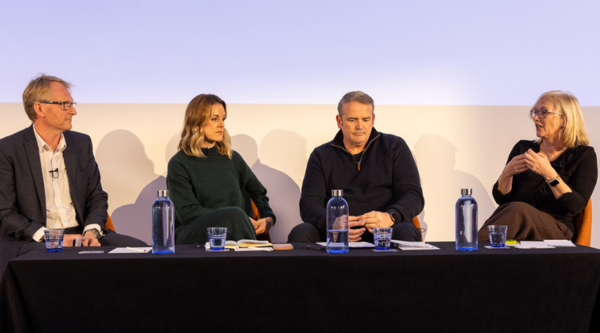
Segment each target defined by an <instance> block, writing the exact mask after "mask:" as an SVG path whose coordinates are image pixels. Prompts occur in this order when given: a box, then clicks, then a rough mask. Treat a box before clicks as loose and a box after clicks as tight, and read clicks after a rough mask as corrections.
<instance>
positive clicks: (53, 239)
mask: <svg viewBox="0 0 600 333" xmlns="http://www.w3.org/2000/svg"><path fill="white" fill-rule="evenodd" d="M64 236H65V230H64V229H45V230H44V238H45V239H46V251H48V252H60V251H62V247H63V237H64Z"/></svg>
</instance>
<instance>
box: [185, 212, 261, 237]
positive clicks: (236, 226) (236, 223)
mask: <svg viewBox="0 0 600 333" xmlns="http://www.w3.org/2000/svg"><path fill="white" fill-rule="evenodd" d="M209 227H226V228H227V239H228V240H235V241H238V240H240V239H256V232H255V231H254V226H253V225H252V222H250V219H249V218H248V215H246V213H245V212H244V210H242V209H241V208H239V207H225V208H219V209H217V210H215V211H212V212H210V213H208V214H205V215H202V216H200V217H198V218H197V219H196V220H194V221H193V222H192V223H190V224H186V225H182V226H180V227H178V228H177V229H176V230H175V244H204V243H206V242H208V234H207V233H206V229H207V228H209Z"/></svg>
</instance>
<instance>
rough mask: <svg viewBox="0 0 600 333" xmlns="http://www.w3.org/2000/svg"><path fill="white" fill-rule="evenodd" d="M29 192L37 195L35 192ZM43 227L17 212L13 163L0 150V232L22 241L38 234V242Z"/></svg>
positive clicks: (40, 238) (42, 232)
mask: <svg viewBox="0 0 600 333" xmlns="http://www.w3.org/2000/svg"><path fill="white" fill-rule="evenodd" d="M30 194H31V195H33V196H36V195H37V194H36V193H35V192H34V193H30ZM34 200H37V198H34ZM43 228H44V225H43V224H42V223H41V222H39V221H33V220H30V219H29V218H27V217H25V216H23V215H21V214H19V210H18V208H17V192H16V188H15V173H14V170H13V165H12V164H11V163H9V162H8V160H7V159H6V156H5V155H4V153H3V152H2V151H1V150H0V234H2V235H3V236H7V237H9V238H14V239H18V240H24V241H29V240H32V239H34V234H35V236H38V237H37V239H35V241H37V242H39V241H41V240H42V239H43V235H44V231H43ZM38 231H39V232H38ZM36 232H37V234H36ZM40 235H41V236H40Z"/></svg>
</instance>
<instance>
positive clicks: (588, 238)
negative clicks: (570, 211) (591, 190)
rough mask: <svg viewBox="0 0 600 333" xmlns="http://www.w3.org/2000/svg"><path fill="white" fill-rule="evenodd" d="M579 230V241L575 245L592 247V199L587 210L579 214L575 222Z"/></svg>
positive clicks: (586, 207)
mask: <svg viewBox="0 0 600 333" xmlns="http://www.w3.org/2000/svg"><path fill="white" fill-rule="evenodd" d="M575 228H576V229H577V239H576V240H575V244H578V245H584V246H590V245H591V242H592V199H591V198H590V201H588V203H587V205H586V206H585V208H584V209H583V210H582V211H581V213H579V217H577V221H575Z"/></svg>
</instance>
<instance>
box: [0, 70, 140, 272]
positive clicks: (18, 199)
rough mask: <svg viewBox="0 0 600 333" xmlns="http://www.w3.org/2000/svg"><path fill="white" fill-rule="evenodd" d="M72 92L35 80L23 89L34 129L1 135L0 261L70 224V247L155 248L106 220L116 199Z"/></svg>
mask: <svg viewBox="0 0 600 333" xmlns="http://www.w3.org/2000/svg"><path fill="white" fill-rule="evenodd" d="M69 89H70V85H69V83H67V82H65V81H63V80H61V79H59V78H56V77H52V76H46V75H42V76H40V77H38V78H36V79H34V80H32V81H31V82H30V83H29V85H28V86H27V88H26V89H25V91H24V92H23V104H24V106H25V111H26V113H27V115H28V116H29V118H30V119H31V121H32V122H33V124H32V126H30V127H29V128H26V129H24V130H22V131H20V132H17V133H15V134H13V135H10V136H8V137H5V138H3V139H1V140H0V243H3V244H0V250H2V252H3V253H2V255H1V256H2V258H0V259H5V260H6V259H8V258H10V257H14V256H16V255H17V254H18V253H19V251H20V252H21V253H22V252H24V251H27V250H29V249H33V248H43V247H44V246H45V245H44V244H43V231H44V229H46V227H48V228H61V229H65V238H64V243H63V246H72V245H73V242H74V241H75V240H76V239H77V238H81V240H82V245H83V246H100V245H113V246H147V245H146V244H145V243H144V242H142V241H140V240H138V239H135V238H132V237H129V236H125V235H119V234H117V233H115V232H113V231H110V230H108V229H107V228H106V226H105V225H104V224H105V222H106V220H107V208H108V202H107V199H108V196H107V194H106V192H104V191H103V190H102V185H101V184H100V172H99V170H98V165H97V164H96V160H95V159H94V154H93V148H92V142H91V139H90V137H89V136H87V135H85V134H82V133H77V132H72V131H71V127H72V125H71V121H72V117H73V116H74V115H76V114H77V110H76V109H75V108H76V105H77V104H76V103H74V102H73V98H72V97H71V93H70V90H69ZM3 269H4V264H3V263H2V262H1V260H0V272H1V271H2V270H3Z"/></svg>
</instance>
